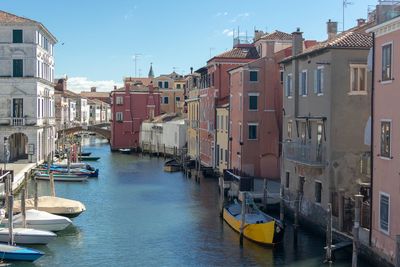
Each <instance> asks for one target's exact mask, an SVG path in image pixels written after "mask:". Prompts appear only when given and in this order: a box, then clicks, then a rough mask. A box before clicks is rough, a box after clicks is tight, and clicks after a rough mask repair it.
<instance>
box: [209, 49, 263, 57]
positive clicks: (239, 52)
mask: <svg viewBox="0 0 400 267" xmlns="http://www.w3.org/2000/svg"><path fill="white" fill-rule="evenodd" d="M259 57H260V56H259V55H258V52H257V49H256V48H255V47H254V46H238V47H234V48H233V49H231V50H229V51H226V52H224V53H222V54H219V55H218V56H215V58H243V59H257V58H259Z"/></svg>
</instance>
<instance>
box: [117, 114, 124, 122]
mask: <svg viewBox="0 0 400 267" xmlns="http://www.w3.org/2000/svg"><path fill="white" fill-rule="evenodd" d="M115 120H116V121H119V122H122V121H123V120H124V116H123V113H122V112H116V113H115Z"/></svg>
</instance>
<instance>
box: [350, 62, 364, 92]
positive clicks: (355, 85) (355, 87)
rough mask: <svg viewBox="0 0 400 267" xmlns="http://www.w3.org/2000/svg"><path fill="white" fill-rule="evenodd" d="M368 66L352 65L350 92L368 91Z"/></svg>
mask: <svg viewBox="0 0 400 267" xmlns="http://www.w3.org/2000/svg"><path fill="white" fill-rule="evenodd" d="M366 77H367V68H366V66H365V65H350V92H366V88H367V79H366Z"/></svg>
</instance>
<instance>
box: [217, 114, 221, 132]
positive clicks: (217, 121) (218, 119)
mask: <svg viewBox="0 0 400 267" xmlns="http://www.w3.org/2000/svg"><path fill="white" fill-rule="evenodd" d="M216 124H217V125H216V126H217V130H218V129H219V127H221V126H220V125H219V116H218V115H217V120H216Z"/></svg>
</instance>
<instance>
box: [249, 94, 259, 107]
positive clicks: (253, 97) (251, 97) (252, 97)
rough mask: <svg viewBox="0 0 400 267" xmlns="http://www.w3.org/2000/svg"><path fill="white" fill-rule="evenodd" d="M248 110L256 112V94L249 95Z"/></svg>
mask: <svg viewBox="0 0 400 267" xmlns="http://www.w3.org/2000/svg"><path fill="white" fill-rule="evenodd" d="M249 110H253V111H254V110H258V94H249Z"/></svg>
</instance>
